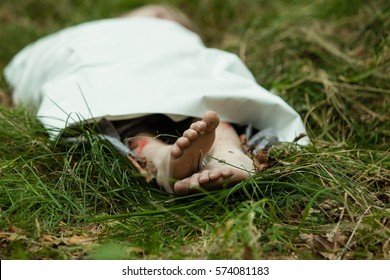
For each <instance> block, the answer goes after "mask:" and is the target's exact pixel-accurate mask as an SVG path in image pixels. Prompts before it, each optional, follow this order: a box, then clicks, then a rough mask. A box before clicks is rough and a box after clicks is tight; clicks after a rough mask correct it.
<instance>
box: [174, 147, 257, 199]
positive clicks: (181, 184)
mask: <svg viewBox="0 0 390 280" xmlns="http://www.w3.org/2000/svg"><path fill="white" fill-rule="evenodd" d="M253 171H254V166H253V161H252V160H251V159H250V158H249V157H248V156H247V155H245V154H244V153H243V152H242V151H241V150H239V149H229V150H226V151H225V152H224V154H219V155H218V158H217V157H216V158H213V159H211V161H210V162H209V163H207V164H206V166H205V167H204V168H203V169H202V170H201V171H199V172H197V173H195V174H193V175H191V176H189V177H187V178H185V179H183V180H180V181H177V182H176V183H175V184H174V187H173V188H174V191H175V193H176V194H178V195H186V194H189V193H195V192H199V188H202V189H204V190H207V191H211V190H216V189H220V188H222V187H224V186H226V185H231V184H234V183H238V182H241V181H243V180H245V179H247V178H248V177H249V176H251V175H252V174H253Z"/></svg>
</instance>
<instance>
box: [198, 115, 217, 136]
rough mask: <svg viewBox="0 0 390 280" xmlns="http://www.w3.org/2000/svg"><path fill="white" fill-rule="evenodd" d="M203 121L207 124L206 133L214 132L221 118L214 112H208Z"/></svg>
mask: <svg viewBox="0 0 390 280" xmlns="http://www.w3.org/2000/svg"><path fill="white" fill-rule="evenodd" d="M202 120H203V121H204V122H205V123H206V124H207V129H206V132H212V131H214V130H215V129H216V128H217V126H218V124H219V117H218V115H217V113H215V112H214V111H207V112H206V113H205V114H204V116H203V119H202Z"/></svg>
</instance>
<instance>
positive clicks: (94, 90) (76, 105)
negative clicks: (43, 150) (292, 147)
mask: <svg viewBox="0 0 390 280" xmlns="http://www.w3.org/2000/svg"><path fill="white" fill-rule="evenodd" d="M4 73H5V77H6V79H7V81H8V82H9V84H10V85H11V87H12V88H13V98H14V100H15V103H17V104H27V105H30V106H31V105H33V106H35V107H36V108H37V117H38V118H39V120H40V121H41V122H42V123H43V125H44V126H45V127H46V128H50V133H51V134H52V136H53V137H54V136H56V135H57V134H58V132H59V131H60V130H61V129H64V128H65V127H67V126H69V125H71V124H73V123H75V122H79V121H81V120H91V119H95V120H99V119H100V118H102V117H105V118H107V119H108V120H123V119H128V118H135V117H139V116H143V115H146V114H153V113H163V114H166V115H168V116H169V117H171V118H172V119H174V120H181V119H183V118H184V117H187V116H194V117H201V116H202V115H203V113H204V112H205V111H206V110H208V109H212V110H215V111H216V112H217V113H218V114H219V115H220V117H221V119H222V120H224V121H228V122H232V123H239V124H248V123H251V124H252V125H253V126H254V127H256V128H258V129H260V130H261V129H264V128H268V127H272V128H273V129H274V130H275V131H276V133H277V134H278V137H279V139H280V140H281V141H292V140H293V139H294V138H295V137H296V136H298V135H299V134H301V133H305V128H304V126H303V123H302V120H301V118H300V117H299V115H298V114H297V113H296V112H295V111H294V110H293V109H292V108H291V107H290V106H289V105H288V104H287V103H286V102H284V101H283V100H282V99H281V98H279V97H278V96H276V95H274V94H272V93H270V92H269V91H267V90H266V89H264V88H263V87H261V86H259V85H258V84H257V83H256V81H255V79H254V77H253V76H252V74H251V73H250V72H249V70H248V69H247V68H246V66H245V65H244V64H243V63H242V62H241V60H240V59H239V58H238V57H237V56H236V55H234V54H231V53H227V52H225V51H221V50H216V49H211V48H206V47H205V46H204V45H203V43H202V42H201V39H200V38H199V36H198V35H197V34H195V33H193V32H191V31H189V30H187V29H186V28H184V27H182V26H181V25H179V24H176V23H175V22H172V21H168V20H162V19H154V18H142V17H134V18H120V19H106V20H98V21H93V22H89V23H84V24H80V25H77V26H74V27H70V28H67V29H65V30H62V31H59V32H57V33H55V34H52V35H49V36H47V37H44V38H42V39H40V40H38V41H37V42H35V43H33V44H31V45H29V46H27V47H26V48H25V49H23V50H22V51H20V52H19V53H18V54H17V55H16V56H15V57H14V59H13V60H12V61H11V62H10V64H9V65H8V66H7V67H6V69H5V72H4ZM52 128H56V129H54V130H52ZM305 142H307V139H303V140H301V143H305Z"/></svg>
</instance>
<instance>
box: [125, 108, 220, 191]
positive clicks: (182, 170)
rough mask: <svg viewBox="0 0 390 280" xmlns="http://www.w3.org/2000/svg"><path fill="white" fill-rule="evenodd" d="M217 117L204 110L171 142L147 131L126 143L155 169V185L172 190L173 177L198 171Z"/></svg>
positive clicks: (176, 178)
mask: <svg viewBox="0 0 390 280" xmlns="http://www.w3.org/2000/svg"><path fill="white" fill-rule="evenodd" d="M218 124H219V118H218V116H217V114H216V113H215V112H213V111H208V112H206V113H205V114H204V116H203V118H202V119H201V120H199V121H196V122H194V123H193V124H191V126H190V128H189V129H187V130H186V131H185V132H184V133H183V136H182V137H180V138H178V139H177V141H176V142H175V143H174V144H173V145H167V144H165V143H163V142H162V141H160V140H159V139H158V138H156V137H155V136H153V135H151V134H147V133H140V134H138V135H137V136H136V137H134V138H133V139H132V140H131V142H130V148H131V149H132V150H133V151H134V152H135V153H136V154H137V155H138V156H139V157H140V158H146V160H148V161H151V162H152V163H153V164H154V166H155V167H156V169H157V175H156V180H157V184H158V185H160V186H162V187H164V189H165V190H166V191H167V192H170V193H174V190H173V188H172V187H173V185H174V183H175V180H180V179H184V178H187V177H188V176H191V175H192V174H194V173H196V172H198V171H199V170H200V168H201V167H202V162H203V158H204V157H205V156H206V155H207V153H208V152H209V151H210V149H211V148H212V145H213V143H214V140H215V130H216V128H217V127H218Z"/></svg>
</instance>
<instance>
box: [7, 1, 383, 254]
mask: <svg viewBox="0 0 390 280" xmlns="http://www.w3.org/2000/svg"><path fill="white" fill-rule="evenodd" d="M17 2H18V3H17V5H16V4H15V1H11V0H3V1H1V3H0V25H1V28H0V38H1V40H0V50H1V51H0V68H3V67H4V66H5V65H6V64H7V63H8V61H9V60H10V59H11V57H12V56H13V55H14V54H15V53H16V52H17V51H18V50H19V49H21V48H22V47H23V46H25V45H26V44H28V43H29V42H31V41H33V40H35V39H37V38H39V37H41V36H43V35H45V34H48V33H51V32H53V31H55V30H59V29H61V28H63V27H65V26H69V25H72V24H75V23H78V22H83V21H87V20H91V19H96V18H103V17H110V16H115V15H117V14H120V13H122V12H123V11H126V10H127V9H130V8H133V7H136V6H139V5H141V4H145V3H152V1H141V0H139V1H126V0H115V1H108V0H107V1H103V0H101V1H90V0H84V1H72V0H58V1H51V0H41V1H32V0H19V1H17ZM164 3H170V4H172V5H174V6H176V7H178V8H180V9H182V10H183V11H184V12H186V13H187V14H189V15H190V16H191V17H192V18H193V19H194V21H195V23H196V24H197V26H198V27H199V30H200V31H201V32H202V36H203V38H204V40H205V42H206V43H207V45H209V46H212V47H217V48H221V49H225V50H228V51H231V52H234V53H237V54H238V55H239V56H240V57H241V58H242V59H243V60H244V61H245V63H246V64H247V65H248V67H249V68H250V69H251V71H252V72H253V73H254V75H255V77H256V79H257V80H258V82H259V83H260V84H262V85H263V86H264V87H266V88H268V89H272V90H274V91H275V92H276V93H277V94H278V95H280V96H282V97H283V98H284V99H285V100H286V101H287V102H288V103H289V104H291V105H292V106H293V107H294V108H295V109H296V110H297V111H298V112H299V113H300V115H301V116H302V118H303V119H304V121H305V125H306V127H307V129H308V133H309V136H310V137H311V139H312V141H313V143H312V145H310V146H308V147H303V148H301V149H297V147H295V146H294V145H291V144H285V145H282V146H279V147H276V148H273V149H271V150H270V158H269V160H270V161H271V162H272V163H273V164H272V165H271V166H270V167H269V168H268V169H266V170H264V171H261V172H259V173H258V174H256V175H255V176H254V177H253V178H250V179H248V180H247V181H245V182H242V183H240V184H238V185H236V186H235V187H233V188H230V189H225V190H222V191H218V192H213V193H207V194H206V193H205V194H199V195H193V196H188V197H180V198H179V197H171V196H168V195H166V194H165V193H162V192H160V191H159V190H158V189H156V188H155V187H154V186H153V185H150V184H148V183H146V182H145V181H144V180H143V178H142V177H141V176H140V175H139V174H138V173H137V172H136V171H135V170H134V169H133V168H132V166H131V164H130V163H129V162H128V161H127V159H125V158H123V157H122V156H120V155H118V154H117V153H116V151H115V150H114V149H113V148H112V147H111V146H110V145H109V144H108V143H105V142H103V141H101V140H97V139H96V138H95V137H94V136H93V134H86V136H87V141H86V142H84V143H78V144H73V145H72V144H69V143H66V142H64V141H62V140H60V141H57V142H53V141H51V140H50V139H49V138H48V137H47V135H46V132H45V131H44V129H43V128H42V127H41V125H40V124H39V123H38V122H37V121H36V120H35V119H34V116H33V114H31V113H30V112H29V110H26V109H24V108H9V107H7V106H5V105H1V107H0V257H1V259H195V258H196V259H249V258H256V259H258V258H261V259H389V258H390V229H389V228H390V211H389V209H390V172H389V165H390V159H389V155H390V154H389V140H390V139H389V133H390V129H389V121H390V120H389V118H390V114H389V111H390V110H389V102H390V86H389V85H390V82H389V79H390V76H389V74H388V73H389V72H390V49H389V46H390V40H389V30H390V5H389V3H388V1H384V0H383V1H380V0H378V1H360V0H353V1H336V0H330V1H309V0H307V1H305V0H302V1H287V0H273V1H266V0H263V1H261V0H258V1H255V0H240V1H238V0H230V1H222V0H220V1H219V0H218V1H184V0H175V1H165V2H164ZM0 79H1V80H0V88H3V89H4V90H5V89H6V88H7V85H6V83H5V81H4V79H3V78H0Z"/></svg>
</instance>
